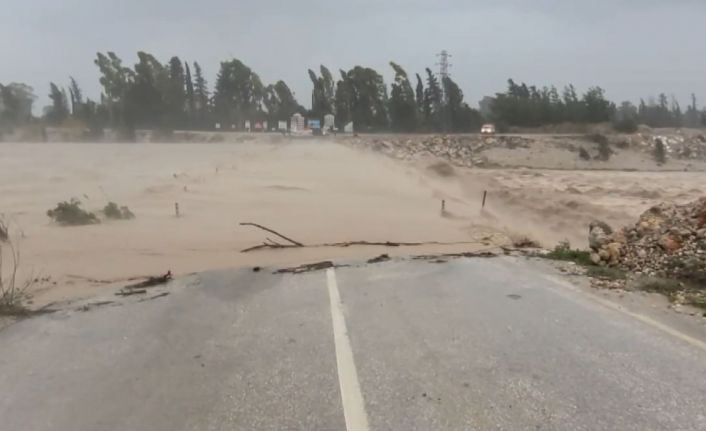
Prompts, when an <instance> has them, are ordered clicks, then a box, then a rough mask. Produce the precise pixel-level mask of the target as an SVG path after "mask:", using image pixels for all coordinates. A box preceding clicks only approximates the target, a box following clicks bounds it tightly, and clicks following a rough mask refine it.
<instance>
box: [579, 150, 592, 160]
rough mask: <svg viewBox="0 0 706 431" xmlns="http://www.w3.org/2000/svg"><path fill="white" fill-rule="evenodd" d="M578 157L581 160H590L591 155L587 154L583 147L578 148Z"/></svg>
mask: <svg viewBox="0 0 706 431" xmlns="http://www.w3.org/2000/svg"><path fill="white" fill-rule="evenodd" d="M579 157H581V159H582V160H591V155H590V154H588V151H586V149H585V148H584V147H581V148H579Z"/></svg>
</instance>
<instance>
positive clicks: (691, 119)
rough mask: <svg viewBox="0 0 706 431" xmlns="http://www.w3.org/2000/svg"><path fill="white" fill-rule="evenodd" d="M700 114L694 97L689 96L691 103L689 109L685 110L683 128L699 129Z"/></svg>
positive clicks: (692, 95)
mask: <svg viewBox="0 0 706 431" xmlns="http://www.w3.org/2000/svg"><path fill="white" fill-rule="evenodd" d="M700 114H701V113H700V112H699V108H698V106H697V104H696V95H695V94H693V93H692V94H691V103H690V104H689V107H688V108H686V113H685V114H684V126H685V127H700V126H701V121H700V118H699V117H700Z"/></svg>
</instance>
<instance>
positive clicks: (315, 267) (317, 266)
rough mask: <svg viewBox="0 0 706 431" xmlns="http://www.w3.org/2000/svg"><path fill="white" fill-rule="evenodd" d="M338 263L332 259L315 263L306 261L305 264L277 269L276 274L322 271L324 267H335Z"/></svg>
mask: <svg viewBox="0 0 706 431" xmlns="http://www.w3.org/2000/svg"><path fill="white" fill-rule="evenodd" d="M335 267H336V265H334V264H333V262H331V261H330V260H326V261H323V262H315V263H306V264H304V265H299V266H295V267H292V268H282V269H278V270H277V271H275V272H274V273H275V274H301V273H303V272H310V271H320V270H322V269H328V268H335Z"/></svg>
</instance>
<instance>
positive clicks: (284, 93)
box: [262, 81, 305, 125]
mask: <svg viewBox="0 0 706 431" xmlns="http://www.w3.org/2000/svg"><path fill="white" fill-rule="evenodd" d="M262 101H263V104H264V105H265V109H267V120H268V121H269V122H270V124H272V125H276V124H277V122H279V121H288V120H289V119H290V118H291V117H292V115H294V113H296V112H300V113H302V112H305V109H304V107H303V106H301V105H299V103H297V101H296V99H295V98H294V94H293V93H292V90H290V89H289V87H288V86H287V84H286V83H285V82H284V81H277V83H275V84H274V85H268V86H267V87H265V92H264V96H263V99H262Z"/></svg>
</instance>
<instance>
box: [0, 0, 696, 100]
mask: <svg viewBox="0 0 706 431" xmlns="http://www.w3.org/2000/svg"><path fill="white" fill-rule="evenodd" d="M1 3H2V5H1V9H2V16H1V17H0V59H1V60H0V82H2V83H8V82H12V81H20V82H26V83H28V84H30V85H32V86H33V87H35V91H36V93H37V94H38V95H39V96H40V100H39V104H40V105H43V104H46V103H47V97H46V93H47V92H48V82H49V81H50V80H51V81H55V82H57V83H61V84H65V83H66V82H67V81H68V77H69V76H70V75H71V76H74V77H75V78H76V79H77V80H78V81H79V83H80V84H81V85H82V87H83V88H84V91H85V92H86V93H87V94H88V95H89V96H91V97H94V98H95V97H97V96H98V95H99V93H100V85H99V83H98V71H97V69H96V67H95V66H94V65H93V59H94V58H95V54H96V52H97V51H109V50H111V51H115V52H116V53H117V54H118V55H119V56H120V57H121V58H123V60H124V62H125V64H128V65H130V66H132V65H133V64H134V63H135V62H136V55H135V53H136V51H138V50H144V51H148V52H150V53H152V54H154V55H155V56H156V57H157V58H159V59H161V60H163V61H164V62H166V61H167V60H168V59H169V57H171V56H172V55H179V56H180V57H181V58H182V59H183V60H188V61H194V60H197V61H199V62H200V63H201V64H202V66H203V67H204V69H205V71H206V73H207V77H208V79H209V82H210V83H212V82H213V81H214V78H215V74H216V72H217V69H218V65H219V61H221V60H223V59H227V58H230V57H236V58H238V59H240V60H242V61H243V62H244V63H246V64H248V65H249V66H251V67H252V68H253V69H254V70H255V71H256V72H257V73H258V74H259V75H260V77H261V78H262V80H263V82H265V83H269V82H274V81H276V80H278V79H283V80H285V81H286V82H287V83H288V84H289V85H290V87H292V89H293V90H294V91H295V92H296V94H297V98H298V99H299V101H300V102H301V103H303V104H305V105H309V101H310V91H311V86H310V83H309V79H308V76H307V73H306V69H307V68H316V67H318V65H319V64H325V65H326V66H328V67H329V68H330V69H331V70H332V71H335V70H338V69H340V68H344V69H347V68H350V67H352V66H354V65H357V64H360V65H363V66H369V67H373V68H375V69H377V70H378V71H380V72H382V73H383V75H384V76H385V78H386V82H388V83H389V82H390V77H391V73H390V72H391V71H390V67H389V66H388V62H389V61H390V60H394V61H395V62H397V63H399V64H401V65H402V66H403V67H405V68H406V69H407V72H408V73H410V74H412V73H415V72H420V73H421V72H422V71H423V70H424V68H425V67H427V66H429V67H432V68H433V69H436V68H437V67H436V66H435V65H434V64H435V62H436V57H435V54H436V53H437V52H439V51H440V50H442V49H447V50H449V51H450V52H451V53H452V55H453V58H452V63H453V68H452V69H451V71H452V76H453V77H454V79H455V80H456V81H457V82H458V83H459V84H460V86H461V88H462V89H463V90H464V93H465V94H466V97H467V99H468V101H469V102H470V103H471V104H472V105H473V106H476V105H477V101H478V100H479V99H480V98H481V97H482V96H484V95H489V94H493V93H495V92H497V91H501V90H503V89H504V88H505V85H506V84H505V83H506V80H507V79H508V78H509V77H513V78H514V79H515V80H516V81H525V82H528V83H533V84H537V85H543V84H555V85H557V86H559V87H561V86H563V85H565V84H567V83H574V84H575V85H576V86H577V88H578V89H579V90H581V91H583V90H585V89H586V88H587V87H588V86H591V85H600V86H602V87H603V88H605V89H606V91H607V93H608V96H609V97H610V98H611V99H613V100H616V101H620V100H624V99H629V100H633V101H637V100H639V98H640V97H648V96H650V95H656V94H658V93H659V92H665V93H667V94H674V95H675V96H676V97H677V98H679V99H680V100H681V101H682V102H683V103H686V102H687V100H688V98H689V94H690V93H692V92H695V93H696V94H697V95H700V96H701V100H702V101H703V102H704V104H706V53H705V52H704V41H705V40H706V26H705V25H704V21H705V18H706V1H705V0H671V1H668V0H661V1H659V0H591V1H583V0H504V1H503V0H499V1H489V0H477V1H476V0H427V1H419V0H404V1H403V0H358V1H346V2H341V1H336V0H328V1H324V0H298V1H297V0H280V1H275V0H258V1H254V0H249V1H243V0H200V1H194V0H119V1H118V0H2V2H1Z"/></svg>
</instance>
